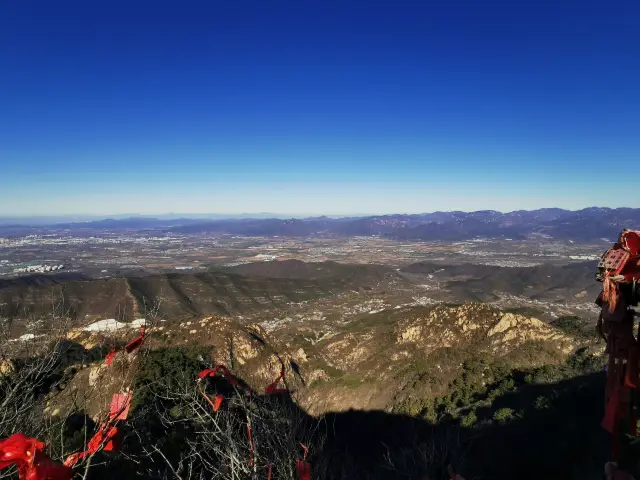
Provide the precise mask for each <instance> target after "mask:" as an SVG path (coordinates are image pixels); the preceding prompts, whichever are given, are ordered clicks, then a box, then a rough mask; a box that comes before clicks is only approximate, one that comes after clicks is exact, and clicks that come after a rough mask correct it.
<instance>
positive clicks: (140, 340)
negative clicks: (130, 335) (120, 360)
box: [124, 325, 144, 353]
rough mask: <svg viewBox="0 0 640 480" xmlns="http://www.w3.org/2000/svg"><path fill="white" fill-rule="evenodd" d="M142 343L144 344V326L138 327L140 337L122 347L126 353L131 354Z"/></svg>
mask: <svg viewBox="0 0 640 480" xmlns="http://www.w3.org/2000/svg"><path fill="white" fill-rule="evenodd" d="M143 342H144V325H142V326H141V327H140V336H139V337H138V338H136V339H135V340H132V341H131V342H129V343H127V344H126V345H125V346H124V349H125V351H126V352H127V353H131V352H133V351H134V350H135V349H137V348H138V347H139V346H140V345H142V343H143Z"/></svg>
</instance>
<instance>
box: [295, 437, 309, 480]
mask: <svg viewBox="0 0 640 480" xmlns="http://www.w3.org/2000/svg"><path fill="white" fill-rule="evenodd" d="M300 446H301V447H302V450H304V455H303V456H302V459H298V460H297V462H296V474H297V475H298V480H311V464H310V463H309V462H307V455H308V454H309V448H308V447H307V446H306V445H304V444H302V443H301V444H300Z"/></svg>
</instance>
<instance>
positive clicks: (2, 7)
mask: <svg viewBox="0 0 640 480" xmlns="http://www.w3.org/2000/svg"><path fill="white" fill-rule="evenodd" d="M639 21H640V3H638V2H637V1H636V0H621V1H618V0H613V1H609V2H602V1H600V2H596V1H584V0H582V1H573V0H569V1H558V0H555V1H547V0H535V1H531V0H522V1H518V2H514V1H512V0H511V1H506V0H505V1H502V0H500V1H496V0H486V1H482V2H479V1H477V0H450V1H446V2H444V1H443V2H435V1H417V0H416V1H413V2H406V1H403V0H397V1H387V2H378V1H371V0H370V1H366V2H365V1H357V2H356V1H348V0H340V1H331V0H324V1H304V0H296V1H277V0H269V1H265V0H261V1H242V0H238V1H232V2H231V1H222V0H220V1H218V0H214V1H211V0H208V1H185V2H175V1H173V2H163V1H153V2H151V1H149V2H147V1H145V0H139V1H135V2H131V1H129V2H121V1H118V0H116V1H109V2H87V1H82V2H70V1H65V0H59V1H56V2H45V1H20V2H3V3H2V4H0V168H1V170H0V215H31V214H34V215H35V214H38V215H53V214H101V215H102V214H121V213H127V212H131V213H133V212H136V213H166V212H191V213H207V212H212V213H239V212H263V211H270V212H279V213H286V214H289V213H291V214H316V213H326V214H349V213H364V212H367V213H392V212H396V213H402V212H425V211H434V210H454V209H461V210H476V209H485V208H490V209H496V210H501V211H509V210H514V209H520V208H527V209H531V208H539V207H552V206H558V207H565V208H571V209H576V208H582V207H586V206H592V205H598V206H610V207H617V206H631V207H640V189H638V188H637V176H636V175H635V172H636V171H637V165H638V160H639V159H640V155H639V154H640V88H638V85H640V29H639V28H638V27H637V26H638V22H639ZM625 169H627V170H625ZM607 172H614V173H612V174H609V173H607Z"/></svg>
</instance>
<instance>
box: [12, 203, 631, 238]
mask: <svg viewBox="0 0 640 480" xmlns="http://www.w3.org/2000/svg"><path fill="white" fill-rule="evenodd" d="M638 226H640V208H604V207H589V208H584V209H581V210H564V209H559V208H544V209H538V210H515V211H512V212H506V213H502V212H498V211H494V210H478V211H474V212H462V211H451V212H442V211H437V212H432V213H420V214H388V215H371V216H362V217H355V216H354V217H342V218H335V217H333V218H332V217H327V216H319V217H306V218H277V217H275V216H274V217H272V218H264V217H261V218H225V219H222V218H213V219H210V220H207V219H203V218H172V219H161V218H154V217H148V216H144V217H142V216H141V217H129V218H124V219H122V218H120V219H114V218H108V219H102V220H97V221H89V222H81V223H74V222H71V223H58V224H55V225H48V226H38V227H35V226H19V225H11V226H2V227H0V234H2V233H5V234H7V233H8V234H14V235H15V234H16V233H18V232H20V231H21V230H22V231H23V232H29V233H34V232H35V233H37V232H38V231H44V232H46V231H51V230H56V229H57V230H65V231H67V232H71V233H73V231H78V232H84V231H96V232H100V231H104V230H109V231H114V230H118V229H123V230H145V231H148V232H155V233H158V234H186V235H189V234H199V235H202V234H219V235H223V234H228V235H241V236H284V237H311V236H383V237H387V238H390V239H396V240H418V241H419V240H423V241H438V240H447V241H461V240H471V239H475V238H510V239H513V240H517V239H526V238H532V237H536V236H537V237H542V238H545V237H546V238H553V239H558V240H572V241H577V242H582V241H604V240H605V239H606V241H611V240H613V239H615V238H616V237H617V234H618V233H619V231H620V230H621V229H624V228H638Z"/></svg>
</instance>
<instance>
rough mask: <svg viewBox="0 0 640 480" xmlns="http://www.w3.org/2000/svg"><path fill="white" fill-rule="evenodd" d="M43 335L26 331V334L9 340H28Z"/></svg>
mask: <svg viewBox="0 0 640 480" xmlns="http://www.w3.org/2000/svg"><path fill="white" fill-rule="evenodd" d="M38 337H42V335H35V334H33V333H25V334H24V335H21V336H19V337H18V338H14V339H12V340H9V341H10V342H28V341H29V340H34V339H35V338H38Z"/></svg>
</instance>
